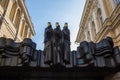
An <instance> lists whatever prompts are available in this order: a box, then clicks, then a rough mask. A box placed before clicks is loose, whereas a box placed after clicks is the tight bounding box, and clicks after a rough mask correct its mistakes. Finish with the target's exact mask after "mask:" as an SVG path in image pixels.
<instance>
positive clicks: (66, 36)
mask: <svg viewBox="0 0 120 80" xmlns="http://www.w3.org/2000/svg"><path fill="white" fill-rule="evenodd" d="M62 38H63V39H62V43H63V47H62V49H63V53H64V54H63V62H65V64H70V31H69V29H68V24H67V23H65V25H64V27H63V30H62Z"/></svg>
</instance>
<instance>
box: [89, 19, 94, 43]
mask: <svg viewBox="0 0 120 80" xmlns="http://www.w3.org/2000/svg"><path fill="white" fill-rule="evenodd" d="M92 27H93V26H92V22H91V21H89V23H88V29H89V31H90V38H91V40H92V41H93V40H94V38H93V37H94V35H93V34H92V33H93V31H92Z"/></svg>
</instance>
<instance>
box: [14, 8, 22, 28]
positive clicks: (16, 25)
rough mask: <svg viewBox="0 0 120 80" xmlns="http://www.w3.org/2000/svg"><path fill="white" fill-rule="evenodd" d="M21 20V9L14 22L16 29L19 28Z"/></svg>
mask: <svg viewBox="0 0 120 80" xmlns="http://www.w3.org/2000/svg"><path fill="white" fill-rule="evenodd" d="M20 18H21V16H20V9H18V10H17V14H16V17H15V22H14V24H15V27H18V26H19V24H20Z"/></svg>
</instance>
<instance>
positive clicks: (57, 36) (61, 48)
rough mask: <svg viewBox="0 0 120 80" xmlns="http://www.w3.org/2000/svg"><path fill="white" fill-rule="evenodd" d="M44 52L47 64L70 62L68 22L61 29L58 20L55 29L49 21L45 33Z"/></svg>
mask: <svg viewBox="0 0 120 80" xmlns="http://www.w3.org/2000/svg"><path fill="white" fill-rule="evenodd" d="M44 54H45V64H49V65H53V64H54V65H56V64H62V65H63V64H69V63H70V31H69V29H68V24H67V23H65V24H64V27H63V30H61V29H60V25H59V23H58V22H56V28H55V29H53V28H52V25H51V23H50V22H48V26H47V27H46V28H45V33H44Z"/></svg>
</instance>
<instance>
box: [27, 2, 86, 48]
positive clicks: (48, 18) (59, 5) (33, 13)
mask: <svg viewBox="0 0 120 80" xmlns="http://www.w3.org/2000/svg"><path fill="white" fill-rule="evenodd" d="M85 1H86V0H26V5H27V9H28V11H29V14H30V17H31V20H32V22H33V25H34V29H35V32H36V35H35V36H34V37H33V41H34V42H36V43H37V49H41V50H43V48H44V43H43V40H44V29H45V27H47V22H51V23H52V26H53V28H55V23H56V22H59V24H60V26H61V29H62V28H63V25H64V23H65V22H67V23H68V25H69V29H70V32H71V35H70V36H71V50H76V48H77V46H78V45H76V44H75V40H76V36H77V33H78V29H79V24H80V20H81V16H82V12H83V8H84V5H85Z"/></svg>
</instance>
